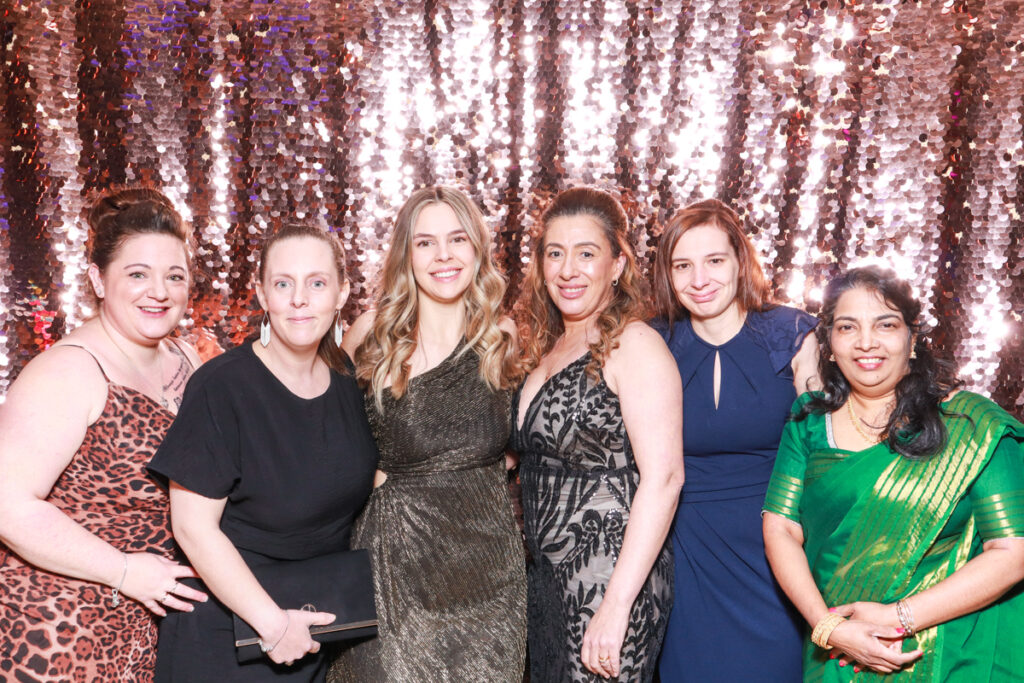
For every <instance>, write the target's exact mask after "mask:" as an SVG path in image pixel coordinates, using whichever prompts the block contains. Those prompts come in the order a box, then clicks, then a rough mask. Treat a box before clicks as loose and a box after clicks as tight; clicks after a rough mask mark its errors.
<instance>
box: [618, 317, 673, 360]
mask: <svg viewBox="0 0 1024 683" xmlns="http://www.w3.org/2000/svg"><path fill="white" fill-rule="evenodd" d="M616 351H623V352H624V354H625V355H627V356H633V355H634V354H651V353H653V354H656V355H661V354H662V353H664V354H668V347H667V346H665V340H664V339H662V338H661V335H660V334H658V332H657V331H656V330H655V329H654V328H653V327H651V326H650V325H648V324H647V323H644V322H640V321H639V320H635V321H633V322H631V323H629V324H628V325H626V327H625V328H623V330H622V334H621V335H619V348H618V349H616ZM614 353H615V352H614V351H613V352H612V354H613V355H614ZM669 355H670V354H669Z"/></svg>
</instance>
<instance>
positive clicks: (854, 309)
mask: <svg viewBox="0 0 1024 683" xmlns="http://www.w3.org/2000/svg"><path fill="white" fill-rule="evenodd" d="M829 343H830V345H831V346H832V353H833V354H834V355H835V359H836V363H837V364H838V365H839V369H840V371H841V372H842V373H843V376H845V377H846V379H847V381H848V382H849V383H850V387H851V389H852V390H853V391H855V392H856V393H858V394H861V395H863V396H865V397H870V398H874V397H881V396H885V395H887V394H889V393H891V392H893V391H894V390H895V389H896V385H897V384H898V383H899V381H900V380H901V379H903V376H904V375H906V374H907V372H909V370H910V351H911V349H912V348H913V334H912V332H911V330H910V328H909V327H908V326H907V323H906V321H905V320H904V319H903V315H902V314H901V313H900V312H899V310H897V309H895V308H893V307H891V306H889V305H888V304H886V302H885V300H884V299H883V298H882V296H881V294H879V293H878V292H876V291H874V290H871V289H867V288H864V287H854V288H853V289H850V290H849V291H846V292H844V293H843V294H842V295H841V296H840V297H839V299H838V301H836V307H835V313H834V317H833V323H832V329H831V330H830V332H829Z"/></svg>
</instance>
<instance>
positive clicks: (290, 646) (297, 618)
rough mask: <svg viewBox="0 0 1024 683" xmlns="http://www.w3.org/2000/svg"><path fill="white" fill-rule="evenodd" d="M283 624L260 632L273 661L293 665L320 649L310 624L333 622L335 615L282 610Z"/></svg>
mask: <svg viewBox="0 0 1024 683" xmlns="http://www.w3.org/2000/svg"><path fill="white" fill-rule="evenodd" d="M282 614H283V615H284V619H282V620H280V623H281V625H280V626H279V627H278V628H277V629H276V630H275V631H274V632H273V633H270V634H262V633H261V634H260V638H261V640H262V641H263V644H264V645H266V646H267V647H269V648H270V649H269V650H267V651H266V654H267V657H269V658H270V660H271V661H272V662H275V663H277V664H284V665H286V666H291V665H292V664H294V663H295V661H296V660H299V659H302V658H303V657H305V656H306V655H307V654H314V653H317V652H319V651H320V643H318V642H317V641H315V640H313V636H311V635H310V634H309V627H310V626H326V625H327V624H330V623H333V622H334V619H335V616H334V615H333V614H331V613H330V612H308V611H306V610H299V609H286V610H282Z"/></svg>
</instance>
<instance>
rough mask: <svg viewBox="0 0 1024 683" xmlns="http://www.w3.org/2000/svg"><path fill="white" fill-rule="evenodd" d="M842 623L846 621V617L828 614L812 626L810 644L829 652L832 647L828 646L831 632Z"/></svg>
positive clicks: (833, 613)
mask: <svg viewBox="0 0 1024 683" xmlns="http://www.w3.org/2000/svg"><path fill="white" fill-rule="evenodd" d="M844 621H846V617H844V616H843V615H841V614H836V613H835V612H830V613H829V614H828V615H827V616H825V617H823V618H822V619H821V621H819V622H818V623H817V624H816V625H815V626H814V631H813V632H812V633H811V642H812V643H814V644H815V645H817V646H818V647H820V648H821V649H823V650H831V649H832V646H831V645H829V644H828V638H829V636H831V635H832V631H835V630H836V627H837V626H839V624H841V623H843V622H844Z"/></svg>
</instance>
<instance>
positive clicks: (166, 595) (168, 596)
mask: <svg viewBox="0 0 1024 683" xmlns="http://www.w3.org/2000/svg"><path fill="white" fill-rule="evenodd" d="M170 599H171V594H170V593H164V597H162V598H160V602H167V601H168V600H170Z"/></svg>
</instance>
